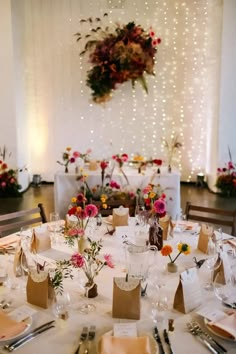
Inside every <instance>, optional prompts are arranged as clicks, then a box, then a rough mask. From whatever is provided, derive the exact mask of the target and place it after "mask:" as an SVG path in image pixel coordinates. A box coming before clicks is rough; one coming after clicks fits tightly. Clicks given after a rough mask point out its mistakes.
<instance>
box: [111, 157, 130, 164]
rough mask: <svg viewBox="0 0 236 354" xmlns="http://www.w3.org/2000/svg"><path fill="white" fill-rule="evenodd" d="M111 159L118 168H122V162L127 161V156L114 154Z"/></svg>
mask: <svg viewBox="0 0 236 354" xmlns="http://www.w3.org/2000/svg"><path fill="white" fill-rule="evenodd" d="M112 158H113V160H115V161H116V162H117V163H118V165H119V167H122V166H123V165H124V162H127V161H128V160H129V156H128V155H127V154H116V155H113V156H112Z"/></svg>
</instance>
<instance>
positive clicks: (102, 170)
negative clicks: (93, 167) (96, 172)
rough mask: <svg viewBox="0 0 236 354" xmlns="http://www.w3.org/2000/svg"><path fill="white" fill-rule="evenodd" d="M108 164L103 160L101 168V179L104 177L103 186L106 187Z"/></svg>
mask: <svg viewBox="0 0 236 354" xmlns="http://www.w3.org/2000/svg"><path fill="white" fill-rule="evenodd" d="M108 165H109V164H108V162H107V161H105V160H103V161H101V162H100V168H101V177H102V186H103V185H104V179H105V170H106V168H107V167H108Z"/></svg>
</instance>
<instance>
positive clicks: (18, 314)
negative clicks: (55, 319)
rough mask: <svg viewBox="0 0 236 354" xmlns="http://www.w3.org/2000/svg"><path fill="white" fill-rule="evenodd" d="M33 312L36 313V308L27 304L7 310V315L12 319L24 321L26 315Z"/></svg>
mask: <svg viewBox="0 0 236 354" xmlns="http://www.w3.org/2000/svg"><path fill="white" fill-rule="evenodd" d="M35 313H37V311H36V310H34V309H33V308H31V307H29V306H27V305H22V306H20V307H18V308H17V309H15V310H13V311H11V312H9V314H8V315H9V317H11V318H12V319H13V320H15V321H17V322H21V321H24V320H25V319H26V318H28V317H32V316H33V315H34V314H35Z"/></svg>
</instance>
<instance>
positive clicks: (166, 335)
mask: <svg viewBox="0 0 236 354" xmlns="http://www.w3.org/2000/svg"><path fill="white" fill-rule="evenodd" d="M163 336H164V339H165V342H166V343H167V344H168V346H169V349H170V354H174V352H173V350H172V347H171V343H170V339H169V335H168V332H167V330H166V329H164V332H163Z"/></svg>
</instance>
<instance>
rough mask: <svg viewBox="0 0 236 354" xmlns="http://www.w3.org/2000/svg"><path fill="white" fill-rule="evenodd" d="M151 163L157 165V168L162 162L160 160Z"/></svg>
mask: <svg viewBox="0 0 236 354" xmlns="http://www.w3.org/2000/svg"><path fill="white" fill-rule="evenodd" d="M152 162H153V163H155V165H157V166H161V165H162V160H160V159H154V160H153V161H152Z"/></svg>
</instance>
